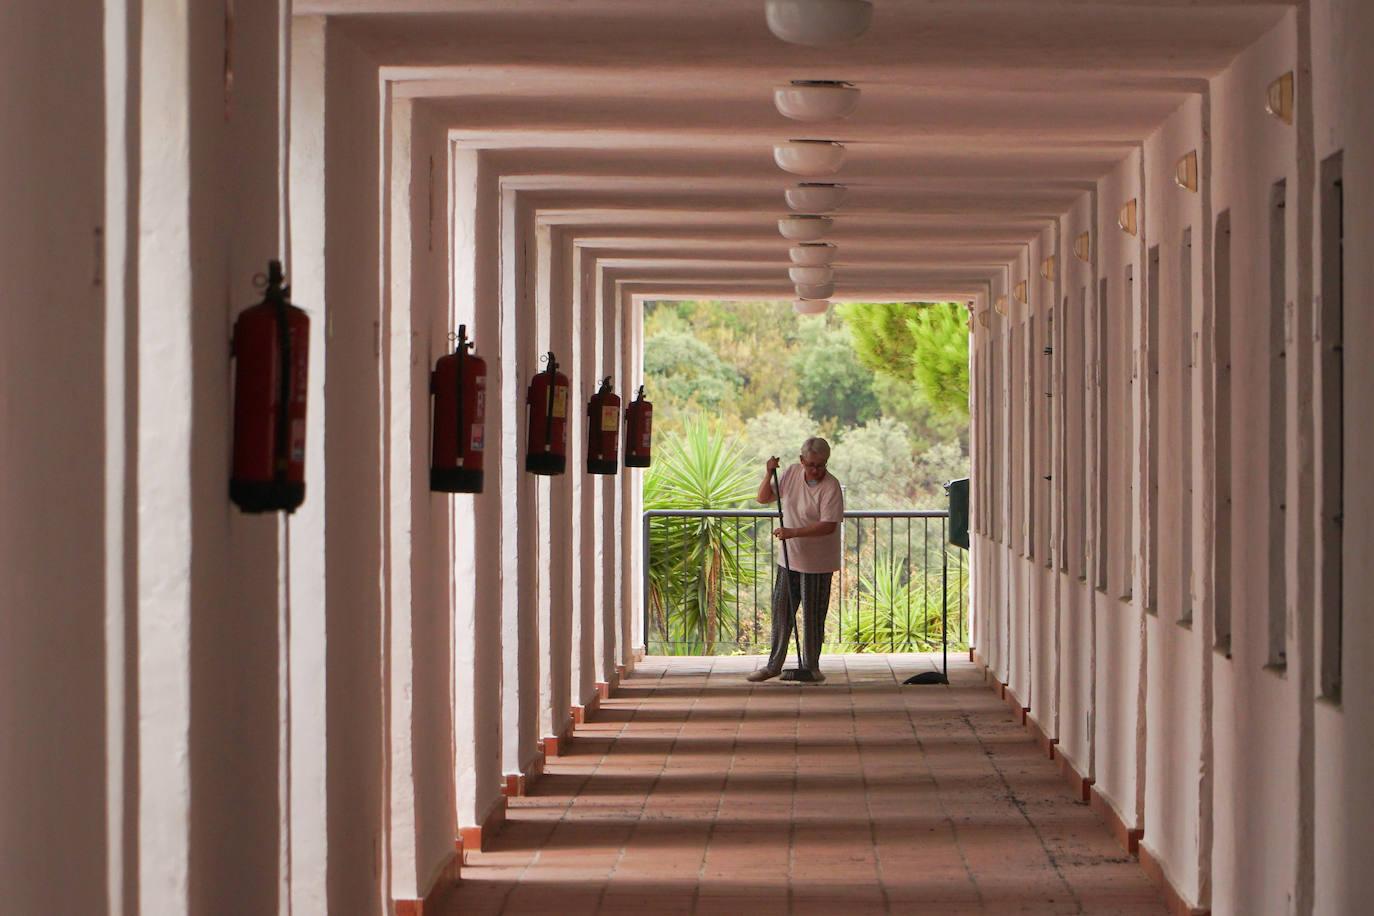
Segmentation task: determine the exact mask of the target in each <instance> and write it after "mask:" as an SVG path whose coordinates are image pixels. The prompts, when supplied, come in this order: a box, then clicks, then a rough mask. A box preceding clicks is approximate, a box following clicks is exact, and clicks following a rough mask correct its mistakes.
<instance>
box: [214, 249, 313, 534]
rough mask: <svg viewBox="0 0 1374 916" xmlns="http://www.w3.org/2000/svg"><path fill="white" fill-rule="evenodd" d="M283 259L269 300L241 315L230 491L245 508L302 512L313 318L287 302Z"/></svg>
mask: <svg viewBox="0 0 1374 916" xmlns="http://www.w3.org/2000/svg"><path fill="white" fill-rule="evenodd" d="M282 279H283V277H282V269H281V262H280V261H270V262H269V263H268V267H267V280H266V286H267V291H266V292H265V293H264V295H263V300H262V302H260V303H258V304H257V305H254V306H250V307H249V308H246V309H244V310H243V312H241V313H240V314H239V317H238V319H237V320H236V321H235V322H234V341H233V349H232V351H231V352H232V356H233V358H234V360H235V363H236V367H235V372H234V464H233V470H232V471H231V473H230V477H229V498H230V499H231V500H233V501H234V503H235V504H236V505H237V506H238V507H239V508H240V509H242V510H243V511H244V512H274V511H277V510H280V509H284V510H285V511H287V512H294V511H296V508H297V507H298V506H300V504H301V503H302V502H303V501H304V500H305V403H306V368H307V366H308V363H309V358H310V319H309V317H307V316H306V314H305V312H304V311H303V310H302V309H298V308H296V307H295V306H294V305H291V304H290V303H289V302H287V298H288V297H289V296H290V295H291V288H290V287H288V286H283V285H282Z"/></svg>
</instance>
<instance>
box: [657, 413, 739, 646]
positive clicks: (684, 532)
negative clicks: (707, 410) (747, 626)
mask: <svg viewBox="0 0 1374 916" xmlns="http://www.w3.org/2000/svg"><path fill="white" fill-rule="evenodd" d="M755 490H756V485H755V484H754V482H753V474H752V473H751V471H750V469H749V468H748V467H747V466H746V465H745V463H744V461H743V459H742V457H741V447H740V442H739V440H738V438H733V437H732V438H729V439H727V438H726V437H725V436H724V434H723V433H722V432H721V431H720V429H719V428H718V427H716V426H715V425H713V424H711V423H709V422H708V421H706V420H704V419H698V420H695V421H692V422H690V423H689V424H688V425H687V428H686V429H685V430H684V431H683V432H682V433H681V434H672V433H670V434H668V435H667V436H666V437H665V441H664V443H663V446H662V447H661V448H660V449H659V450H658V458H657V460H656V461H655V462H654V464H653V466H652V467H651V468H650V470H649V472H648V473H647V474H646V475H645V478H644V508H645V509H734V508H738V507H740V506H743V505H745V503H746V502H747V500H748V499H749V498H750V497H751V496H752V495H753V494H754V492H755ZM751 544H752V535H751V526H745V525H741V524H739V523H738V522H737V521H735V520H732V519H721V518H681V519H679V518H665V519H659V520H658V521H657V522H656V523H655V524H654V525H653V526H651V528H650V531H649V603H650V607H649V613H650V628H651V630H652V632H653V633H657V634H661V638H662V640H663V643H664V645H663V647H662V648H663V651H664V652H665V654H670V655H672V654H677V655H711V654H714V653H715V652H716V648H717V646H718V645H719V644H720V642H721V640H722V637H723V636H724V635H725V634H727V633H729V632H730V631H731V630H732V629H733V628H734V626H735V624H736V621H735V606H736V596H737V595H738V594H739V592H740V590H741V589H744V588H749V587H752V586H753V583H754V578H755V576H756V575H757V571H756V569H755V564H754V562H753V558H752V554H751V551H750V549H749V545H751ZM648 641H649V642H650V646H651V647H652V648H658V647H657V646H654V645H653V643H654V640H653V638H652V636H650V637H649V640H648ZM731 647H732V648H733V641H732V646H731Z"/></svg>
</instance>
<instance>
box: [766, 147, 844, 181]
mask: <svg viewBox="0 0 1374 916" xmlns="http://www.w3.org/2000/svg"><path fill="white" fill-rule="evenodd" d="M773 161H774V162H776V163H777V164H778V168H780V169H782V170H783V171H784V172H791V173H792V174H793V175H801V176H802V177H803V178H815V177H817V176H820V175H833V174H835V173H836V172H838V171H839V170H840V166H842V165H844V144H843V143H836V142H835V141H834V140H788V141H787V142H786V143H777V144H774V146H773Z"/></svg>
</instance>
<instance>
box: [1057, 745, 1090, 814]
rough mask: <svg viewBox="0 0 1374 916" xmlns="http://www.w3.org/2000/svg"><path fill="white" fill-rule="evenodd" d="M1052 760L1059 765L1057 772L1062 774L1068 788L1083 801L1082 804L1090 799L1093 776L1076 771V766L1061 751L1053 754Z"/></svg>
mask: <svg viewBox="0 0 1374 916" xmlns="http://www.w3.org/2000/svg"><path fill="white" fill-rule="evenodd" d="M1054 762H1055V763H1056V764H1058V765H1059V772H1061V773H1063V774H1064V779H1065V780H1066V781H1067V782H1068V784H1069V788H1070V789H1072V790H1073V791H1074V794H1075V795H1077V796H1078V797H1079V799H1081V800H1082V801H1083V803H1084V804H1087V803H1088V802H1090V801H1092V788H1093V782H1094V780H1093V778H1092V777H1090V776H1084V775H1083V774H1082V773H1080V772H1079V771H1078V767H1076V766H1074V763H1073V761H1072V760H1070V759H1069V758H1067V757H1065V756H1064V754H1063V753H1062V752H1060V753H1058V754H1055V755H1054Z"/></svg>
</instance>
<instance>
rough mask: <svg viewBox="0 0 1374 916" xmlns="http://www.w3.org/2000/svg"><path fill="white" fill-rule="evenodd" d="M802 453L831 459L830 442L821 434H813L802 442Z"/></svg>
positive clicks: (826, 459) (827, 459)
mask: <svg viewBox="0 0 1374 916" xmlns="http://www.w3.org/2000/svg"><path fill="white" fill-rule="evenodd" d="M801 453H802V454H803V455H810V456H812V457H813V458H819V459H820V460H822V461H829V460H830V443H829V442H826V441H825V440H824V439H822V438H821V437H820V436H812V437H811V438H810V439H807V440H806V441H805V442H803V443H802V448H801Z"/></svg>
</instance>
